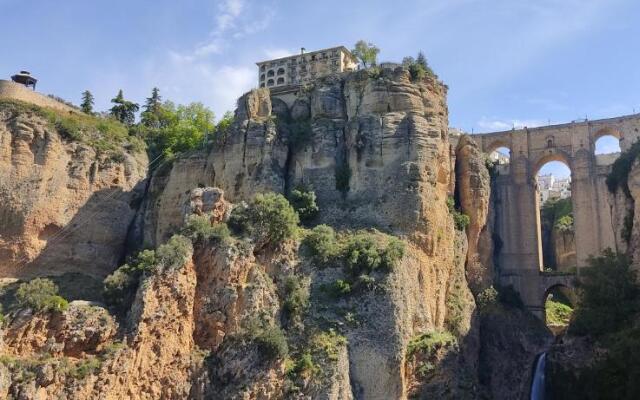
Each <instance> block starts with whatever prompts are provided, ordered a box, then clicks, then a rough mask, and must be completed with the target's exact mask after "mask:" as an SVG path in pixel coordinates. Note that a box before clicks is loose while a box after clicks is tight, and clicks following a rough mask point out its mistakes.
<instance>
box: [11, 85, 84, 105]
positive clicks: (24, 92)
mask: <svg viewBox="0 0 640 400" xmlns="http://www.w3.org/2000/svg"><path fill="white" fill-rule="evenodd" d="M2 99H9V100H20V101H24V102H27V103H32V104H35V105H37V106H40V107H46V108H53V109H55V110H59V111H63V112H76V113H77V112H79V111H78V110H76V109H75V108H73V107H69V106H68V105H66V104H64V103H61V102H59V101H57V100H55V99H52V98H50V97H48V96H45V95H43V94H40V93H38V92H35V91H33V90H31V89H29V88H27V87H25V86H24V85H21V84H19V83H15V82H11V81H5V80H0V100H2Z"/></svg>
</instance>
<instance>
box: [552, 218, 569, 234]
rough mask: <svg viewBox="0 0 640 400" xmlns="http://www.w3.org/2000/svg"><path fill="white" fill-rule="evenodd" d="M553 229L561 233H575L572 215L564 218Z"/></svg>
mask: <svg viewBox="0 0 640 400" xmlns="http://www.w3.org/2000/svg"><path fill="white" fill-rule="evenodd" d="M553 227H554V228H555V229H556V230H557V231H558V232H560V233H570V232H573V217H572V216H571V215H565V216H562V217H560V219H558V220H557V221H556V223H555V224H554V225H553Z"/></svg>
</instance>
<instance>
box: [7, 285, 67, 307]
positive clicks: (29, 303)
mask: <svg viewBox="0 0 640 400" xmlns="http://www.w3.org/2000/svg"><path fill="white" fill-rule="evenodd" d="M16 300H17V301H18V304H19V305H20V306H21V307H28V308H32V309H34V310H36V311H64V310H66V309H67V307H68V305H69V304H68V303H67V301H66V300H65V299H63V298H62V297H60V296H59V295H58V286H57V285H56V284H55V283H53V282H52V281H51V280H50V279H45V278H35V279H32V280H30V281H29V282H25V283H22V284H20V286H18V290H17V291H16Z"/></svg>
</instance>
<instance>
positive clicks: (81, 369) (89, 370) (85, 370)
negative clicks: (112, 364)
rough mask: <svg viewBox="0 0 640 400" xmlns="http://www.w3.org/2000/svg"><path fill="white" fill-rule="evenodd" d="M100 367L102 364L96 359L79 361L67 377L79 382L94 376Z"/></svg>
mask: <svg viewBox="0 0 640 400" xmlns="http://www.w3.org/2000/svg"><path fill="white" fill-rule="evenodd" d="M101 365H102V363H101V362H100V360H99V359H98V358H97V357H91V358H87V359H84V360H80V361H78V362H77V363H76V364H75V365H74V366H73V368H71V369H70V370H69V375H70V376H71V377H73V378H74V379H78V380H81V379H84V378H86V377H87V376H89V375H93V374H95V373H96V372H97V371H98V370H99V369H100V367H101Z"/></svg>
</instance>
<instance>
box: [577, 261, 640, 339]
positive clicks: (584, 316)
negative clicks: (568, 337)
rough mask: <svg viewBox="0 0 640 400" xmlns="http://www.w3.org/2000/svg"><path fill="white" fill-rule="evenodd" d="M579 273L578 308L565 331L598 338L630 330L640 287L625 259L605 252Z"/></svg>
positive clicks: (636, 307)
mask: <svg viewBox="0 0 640 400" xmlns="http://www.w3.org/2000/svg"><path fill="white" fill-rule="evenodd" d="M581 271H582V280H581V281H580V287H579V291H578V297H579V301H578V307H577V308H576V310H575V317H574V320H573V321H572V323H571V325H570V327H569V331H570V332H571V333H573V334H577V335H587V334H591V335H593V336H602V335H605V334H607V333H611V332H616V331H620V330H622V329H625V328H627V327H629V326H631V325H632V322H633V320H634V316H635V315H636V314H637V313H638V311H639V310H640V308H639V305H640V286H638V284H637V283H636V273H635V271H633V270H632V269H631V260H630V259H629V257H627V256H626V255H624V254H620V253H614V252H613V251H611V250H610V249H607V250H605V251H603V253H602V255H600V256H598V257H592V258H590V259H589V267H588V268H582V269H581Z"/></svg>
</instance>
